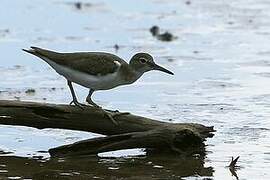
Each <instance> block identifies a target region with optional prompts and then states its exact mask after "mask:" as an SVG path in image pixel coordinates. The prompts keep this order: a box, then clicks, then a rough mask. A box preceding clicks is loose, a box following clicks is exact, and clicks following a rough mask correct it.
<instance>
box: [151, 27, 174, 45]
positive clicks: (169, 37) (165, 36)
mask: <svg viewBox="0 0 270 180" xmlns="http://www.w3.org/2000/svg"><path fill="white" fill-rule="evenodd" d="M149 31H150V33H151V34H152V36H154V37H156V38H157V39H158V40H160V41H173V40H175V39H177V37H176V36H174V35H173V34H172V33H170V32H168V31H166V32H164V33H160V28H159V27H158V26H156V25H155V26H152V27H151V28H150V30H149Z"/></svg>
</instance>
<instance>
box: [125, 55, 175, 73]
mask: <svg viewBox="0 0 270 180" xmlns="http://www.w3.org/2000/svg"><path fill="white" fill-rule="evenodd" d="M129 65H130V67H131V68H132V69H133V70H134V71H136V72H138V73H140V74H143V73H145V72H147V71H151V70H158V71H162V72H165V73H168V74H171V75H173V72H171V71H169V70H167V69H165V68H164V67H161V66H159V65H157V64H156V63H155V62H154V59H153V57H152V56H151V55H150V54H147V53H137V54H135V55H134V56H133V57H132V58H131V60H130V62H129Z"/></svg>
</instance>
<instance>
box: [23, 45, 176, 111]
mask: <svg viewBox="0 0 270 180" xmlns="http://www.w3.org/2000/svg"><path fill="white" fill-rule="evenodd" d="M23 51H26V52H28V53H30V54H33V55H35V56H37V57H39V58H41V59H43V60H44V61H45V62H47V63H48V64H49V65H50V66H51V67H52V68H53V69H54V70H55V71H56V72H57V73H59V74H60V75H62V76H64V77H65V78H66V79H67V84H68V86H69V88H70V91H71V95H72V98H73V100H72V101H71V103H74V104H75V105H76V106H79V107H82V106H84V104H81V103H79V102H78V100H77V98H76V95H75V92H74V89H73V86H72V82H74V83H77V84H79V85H82V86H84V87H86V88H89V94H88V96H87V98H86V102H88V103H89V104H91V105H93V106H95V107H99V106H98V105H97V104H96V103H94V102H93V101H92V99H91V96H92V94H93V92H94V91H98V90H108V89H112V88H114V87H117V86H120V85H126V84H132V83H134V82H135V81H136V80H137V79H139V78H140V77H141V76H142V75H143V74H144V73H145V72H147V71H150V70H159V71H163V72H165V73H168V74H171V75H173V73H172V72H171V71H169V70H167V69H165V68H163V67H161V66H159V65H157V64H156V63H155V62H154V60H153V57H152V56H151V55H150V54H147V53H137V54H135V55H134V56H133V57H132V58H131V60H130V62H129V64H128V63H127V62H126V61H124V60H123V59H121V58H120V57H118V56H116V55H113V54H110V53H104V52H75V53H59V52H54V51H50V50H46V49H41V48H38V47H31V49H29V50H26V49H23Z"/></svg>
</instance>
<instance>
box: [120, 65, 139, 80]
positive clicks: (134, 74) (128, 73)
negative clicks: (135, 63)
mask: <svg viewBox="0 0 270 180" xmlns="http://www.w3.org/2000/svg"><path fill="white" fill-rule="evenodd" d="M120 72H121V73H122V74H123V75H122V77H123V78H124V81H125V82H126V84H131V83H133V82H135V81H136V80H138V79H139V78H140V77H141V76H142V75H143V72H140V71H136V70H134V69H133V68H131V67H126V68H122V69H121V71H120Z"/></svg>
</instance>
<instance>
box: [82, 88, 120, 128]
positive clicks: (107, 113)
mask: <svg viewBox="0 0 270 180" xmlns="http://www.w3.org/2000/svg"><path fill="white" fill-rule="evenodd" d="M94 91H95V90H93V89H90V90H89V94H88V96H87V97H86V102H88V103H89V104H91V105H92V106H94V107H96V108H99V109H101V110H102V111H103V112H104V114H105V115H106V116H107V117H108V118H109V119H110V120H111V121H112V122H113V124H115V125H118V123H117V122H116V121H115V119H114V118H113V117H115V114H113V113H112V112H110V111H107V110H105V109H103V108H102V107H100V106H99V105H97V104H96V103H94V101H93V100H92V98H91V97H92V94H93V93H94Z"/></svg>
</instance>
